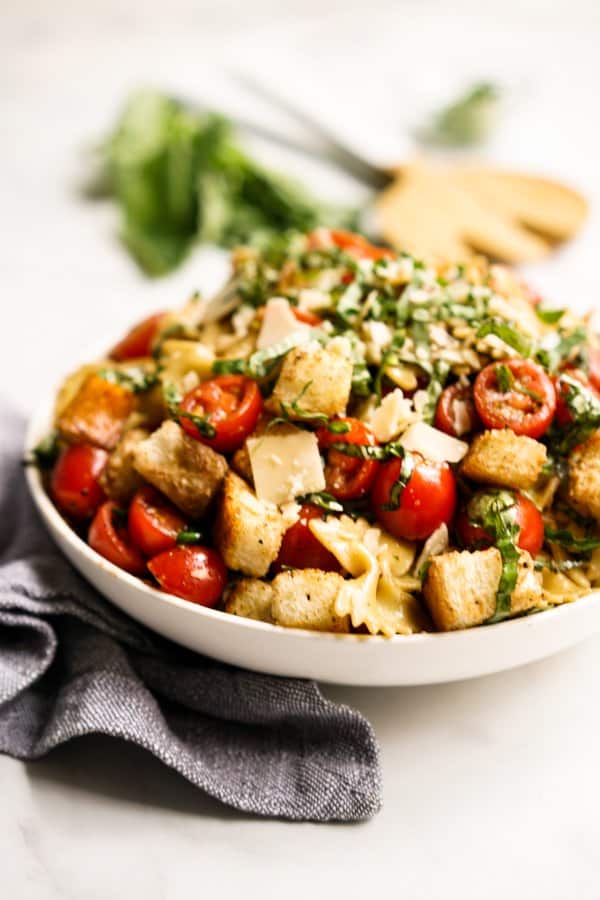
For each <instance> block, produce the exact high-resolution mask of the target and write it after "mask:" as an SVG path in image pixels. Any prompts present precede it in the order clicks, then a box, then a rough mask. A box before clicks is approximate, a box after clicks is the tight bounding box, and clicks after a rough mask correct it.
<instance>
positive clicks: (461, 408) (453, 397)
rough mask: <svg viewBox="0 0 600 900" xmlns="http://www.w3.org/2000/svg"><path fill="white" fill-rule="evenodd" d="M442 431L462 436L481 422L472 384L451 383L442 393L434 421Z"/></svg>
mask: <svg viewBox="0 0 600 900" xmlns="http://www.w3.org/2000/svg"><path fill="white" fill-rule="evenodd" d="M433 424H434V425H435V427H436V428H439V430H440V431H444V432H445V433H446V434H451V435H452V437H457V438H460V437H462V436H463V435H464V434H470V433H471V432H472V431H475V429H476V428H477V426H478V425H479V424H480V422H479V416H478V415H477V410H476V409H475V401H474V400H473V390H472V388H471V386H470V385H466V384H460V383H459V382H458V381H457V382H456V384H451V385H450V386H449V387H447V388H444V390H443V391H442V393H441V394H440V399H439V400H438V404H437V408H436V411H435V421H434V423H433Z"/></svg>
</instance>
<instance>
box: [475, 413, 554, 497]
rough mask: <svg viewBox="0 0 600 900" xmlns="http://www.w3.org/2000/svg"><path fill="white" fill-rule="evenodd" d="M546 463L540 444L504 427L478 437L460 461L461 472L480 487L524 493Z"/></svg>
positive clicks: (533, 482)
mask: <svg viewBox="0 0 600 900" xmlns="http://www.w3.org/2000/svg"><path fill="white" fill-rule="evenodd" d="M545 462H546V448H545V447H544V445H543V444H540V443H539V441H534V440H533V439H532V438H530V437H525V435H521V434H514V432H512V431H511V430H510V429H509V428H504V429H502V430H493V431H484V432H483V433H482V434H478V435H477V437H476V438H475V439H474V440H473V443H472V444H471V446H470V447H469V451H468V453H467V455H466V456H465V458H464V460H463V463H462V466H461V472H462V474H463V475H465V476H466V477H467V478H471V479H472V480H473V481H479V482H482V483H483V484H495V485H499V486H500V487H507V488H516V489H518V490H526V489H527V488H530V487H533V485H534V484H535V483H536V481H537V480H538V478H539V477H540V475H541V473H542V467H543V465H544V463H545Z"/></svg>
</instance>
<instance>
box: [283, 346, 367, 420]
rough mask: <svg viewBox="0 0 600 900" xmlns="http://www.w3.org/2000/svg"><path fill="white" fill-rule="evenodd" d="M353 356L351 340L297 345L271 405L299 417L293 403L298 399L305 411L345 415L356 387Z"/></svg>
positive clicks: (289, 357)
mask: <svg viewBox="0 0 600 900" xmlns="http://www.w3.org/2000/svg"><path fill="white" fill-rule="evenodd" d="M352 368H353V366H352V359H351V357H350V352H349V347H348V344H347V341H345V340H343V339H339V341H338V342H336V341H331V343H330V344H329V345H328V346H327V347H321V346H320V345H319V344H317V343H316V342H314V341H311V342H310V343H308V344H302V345H301V346H299V347H295V348H294V349H293V350H290V352H289V353H288V354H287V356H286V357H285V359H284V361H283V365H282V367H281V372H280V374H279V378H278V379H277V383H276V385H275V389H274V391H273V394H272V396H271V398H270V399H269V402H268V406H269V408H270V410H271V412H273V413H275V414H276V415H279V414H280V413H281V412H282V404H285V406H284V409H283V411H285V412H286V413H287V415H288V416H289V418H291V419H293V418H302V416H295V414H294V410H293V409H292V408H291V404H293V403H294V402H295V401H297V404H298V407H299V408H300V410H301V411H302V413H303V414H304V418H305V417H306V414H308V415H310V414H311V413H315V414H319V415H326V416H327V417H328V418H332V417H333V416H342V415H344V413H345V412H346V406H347V405H348V399H349V397H350V388H351V386H352Z"/></svg>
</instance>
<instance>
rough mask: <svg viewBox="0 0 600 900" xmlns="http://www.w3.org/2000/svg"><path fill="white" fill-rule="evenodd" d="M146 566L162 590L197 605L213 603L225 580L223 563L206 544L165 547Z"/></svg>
mask: <svg viewBox="0 0 600 900" xmlns="http://www.w3.org/2000/svg"><path fill="white" fill-rule="evenodd" d="M148 568H149V569H150V571H151V572H152V574H153V575H154V577H155V578H156V580H157V581H158V583H159V584H160V586H161V588H162V589H163V590H164V591H167V592H168V593H169V594H175V596H176V597H182V598H183V599H184V600H189V601H190V602H191V603H198V604H199V605H200V606H216V604H217V602H218V600H219V598H220V597H221V594H222V593H223V591H224V589H225V585H226V583H227V569H226V568H225V563H224V562H223V560H222V559H221V557H220V556H219V554H218V553H217V552H216V551H215V550H210V549H208V547H175V548H173V549H172V550H165V552H164V553H159V554H158V556H155V557H154V559H151V560H150V562H149V563H148Z"/></svg>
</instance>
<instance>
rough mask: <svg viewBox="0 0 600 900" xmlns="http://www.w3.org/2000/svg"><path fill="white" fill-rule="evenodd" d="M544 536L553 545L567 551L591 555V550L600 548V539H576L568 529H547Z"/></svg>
mask: <svg viewBox="0 0 600 900" xmlns="http://www.w3.org/2000/svg"><path fill="white" fill-rule="evenodd" d="M544 536H545V538H546V540H547V541H549V542H550V543H551V544H557V545H558V546H559V547H563V548H564V549H565V550H571V551H577V552H578V553H589V552H590V551H591V550H597V549H598V547H600V537H583V538H578V537H575V536H574V535H573V534H571V532H570V531H569V530H568V529H566V528H558V529H556V528H548V526H546V528H545V529H544Z"/></svg>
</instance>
